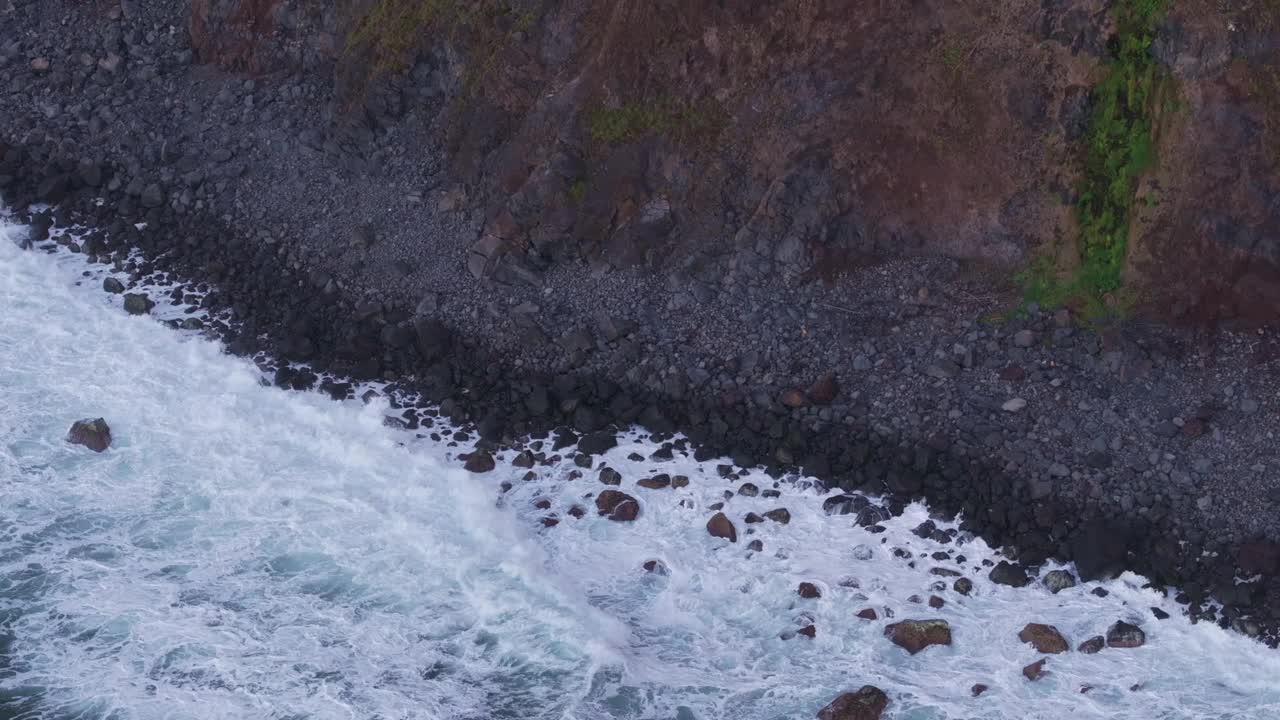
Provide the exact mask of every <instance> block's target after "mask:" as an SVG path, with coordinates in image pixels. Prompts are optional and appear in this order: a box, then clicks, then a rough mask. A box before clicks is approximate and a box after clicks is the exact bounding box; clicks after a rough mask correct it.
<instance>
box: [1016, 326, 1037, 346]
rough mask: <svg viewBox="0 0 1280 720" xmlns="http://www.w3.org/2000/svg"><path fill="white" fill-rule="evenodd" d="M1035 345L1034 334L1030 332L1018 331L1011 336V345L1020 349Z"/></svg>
mask: <svg viewBox="0 0 1280 720" xmlns="http://www.w3.org/2000/svg"><path fill="white" fill-rule="evenodd" d="M1035 343H1036V334H1035V333H1033V332H1031V331H1030V330H1019V331H1018V332H1016V333H1014V334H1013V344H1014V345H1016V346H1018V347H1020V348H1029V347H1031V346H1032V345H1035Z"/></svg>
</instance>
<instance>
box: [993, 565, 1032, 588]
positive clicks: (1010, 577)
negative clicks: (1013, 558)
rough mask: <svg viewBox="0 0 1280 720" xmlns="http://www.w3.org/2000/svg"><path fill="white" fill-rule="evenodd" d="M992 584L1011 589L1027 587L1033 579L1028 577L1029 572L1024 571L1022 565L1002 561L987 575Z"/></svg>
mask: <svg viewBox="0 0 1280 720" xmlns="http://www.w3.org/2000/svg"><path fill="white" fill-rule="evenodd" d="M987 577H988V578H990V579H991V582H993V583H996V584H997V585H1008V586H1010V587H1016V588H1020V587H1025V586H1026V584H1027V583H1029V582H1031V578H1029V577H1027V571H1026V570H1024V569H1022V566H1020V565H1014V564H1013V563H1011V562H1009V561H1007V560H1001V561H1000V564H999V565H996V566H995V567H994V568H991V572H990V573H989V574H988V575H987Z"/></svg>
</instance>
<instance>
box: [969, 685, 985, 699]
mask: <svg viewBox="0 0 1280 720" xmlns="http://www.w3.org/2000/svg"><path fill="white" fill-rule="evenodd" d="M988 689H989V688H988V687H987V686H986V685H983V684H982V683H975V684H974V686H973V687H971V688H969V693H970V694H972V695H973V696H974V697H978V696H979V695H981V694H982V693H984V692H986V691H987V690H988Z"/></svg>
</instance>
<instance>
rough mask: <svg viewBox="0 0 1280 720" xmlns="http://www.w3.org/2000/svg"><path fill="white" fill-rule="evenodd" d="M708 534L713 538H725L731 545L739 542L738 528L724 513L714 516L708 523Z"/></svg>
mask: <svg viewBox="0 0 1280 720" xmlns="http://www.w3.org/2000/svg"><path fill="white" fill-rule="evenodd" d="M707 532H708V533H710V534H711V537H718V538H724V539H725V540H728V541H729V542H731V543H736V542H738V530H737V528H735V527H734V526H733V523H732V522H731V521H730V520H729V518H728V517H727V516H726V515H725V514H724V513H722V512H720V513H716V514H715V515H712V516H711V519H710V520H708V521H707Z"/></svg>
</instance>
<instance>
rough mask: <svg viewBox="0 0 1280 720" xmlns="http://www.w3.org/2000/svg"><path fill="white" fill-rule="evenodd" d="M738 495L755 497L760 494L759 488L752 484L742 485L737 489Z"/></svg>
mask: <svg viewBox="0 0 1280 720" xmlns="http://www.w3.org/2000/svg"><path fill="white" fill-rule="evenodd" d="M738 494H739V495H741V496H743V497H755V496H757V495H759V494H760V488H758V487H756V486H755V485H754V484H752V483H742V486H741V487H739V488H738Z"/></svg>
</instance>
